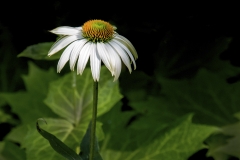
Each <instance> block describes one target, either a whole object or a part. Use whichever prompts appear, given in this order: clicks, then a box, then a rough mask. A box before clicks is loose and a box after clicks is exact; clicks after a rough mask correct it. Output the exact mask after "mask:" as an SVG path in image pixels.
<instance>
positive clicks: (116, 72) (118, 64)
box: [105, 43, 122, 81]
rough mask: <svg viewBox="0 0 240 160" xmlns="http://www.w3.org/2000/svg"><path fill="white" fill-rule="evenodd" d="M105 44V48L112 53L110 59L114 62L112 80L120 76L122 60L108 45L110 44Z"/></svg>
mask: <svg viewBox="0 0 240 160" xmlns="http://www.w3.org/2000/svg"><path fill="white" fill-rule="evenodd" d="M105 46H106V48H107V51H108V52H109V53H110V54H111V55H112V59H111V61H113V64H114V66H113V67H114V68H113V70H114V76H115V77H114V81H116V80H117V79H118V77H119V76H120V73H121V69H122V62H121V59H120V57H119V55H118V54H117V53H116V51H115V50H114V49H113V48H112V47H111V46H110V44H108V43H105Z"/></svg>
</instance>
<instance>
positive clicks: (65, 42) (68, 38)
mask: <svg viewBox="0 0 240 160" xmlns="http://www.w3.org/2000/svg"><path fill="white" fill-rule="evenodd" d="M82 38H83V37H82V36H80V35H73V36H65V37H63V38H61V39H59V40H58V41H57V42H55V43H54V44H53V46H52V47H51V49H50V50H49V52H48V56H51V55H53V54H54V53H56V52H58V51H60V50H61V49H63V48H64V47H66V46H67V45H68V44H70V43H71V42H74V41H76V40H78V39H82Z"/></svg>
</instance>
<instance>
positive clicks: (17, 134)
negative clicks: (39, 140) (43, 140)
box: [5, 124, 28, 144]
mask: <svg viewBox="0 0 240 160" xmlns="http://www.w3.org/2000/svg"><path fill="white" fill-rule="evenodd" d="M27 132H28V126H27V125H26V124H23V125H18V126H16V127H15V128H13V129H12V130H11V131H10V132H9V133H8V134H7V135H6V137H5V139H6V140H8V141H12V142H15V143H19V144H22V143H23V140H24V137H25V136H26V135H27Z"/></svg>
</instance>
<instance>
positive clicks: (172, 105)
mask: <svg viewBox="0 0 240 160" xmlns="http://www.w3.org/2000/svg"><path fill="white" fill-rule="evenodd" d="M158 80H159V82H160V83H161V85H162V95H163V96H158V97H157V96H155V97H153V96H149V98H148V100H147V101H144V102H141V101H139V102H136V101H135V102H132V103H131V106H133V107H134V108H136V109H138V110H142V111H144V110H145V111H148V110H152V111H150V112H155V111H157V110H159V112H158V113H159V117H161V119H169V118H170V119H172V118H174V117H179V116H182V115H185V114H186V113H195V116H194V122H198V123H203V124H211V125H217V126H223V125H226V124H230V123H232V122H235V121H236V119H235V118H234V117H233V114H234V113H236V112H238V111H240V107H239V104H240V99H239V97H238V95H240V83H234V84H228V83H227V82H226V81H225V79H222V78H220V76H218V74H214V73H211V72H209V71H207V70H205V69H202V70H200V71H199V72H198V74H197V75H196V76H195V77H194V78H193V79H191V80H169V79H164V78H161V77H159V78H158ZM143 103H144V104H143ZM149 106H152V107H149Z"/></svg>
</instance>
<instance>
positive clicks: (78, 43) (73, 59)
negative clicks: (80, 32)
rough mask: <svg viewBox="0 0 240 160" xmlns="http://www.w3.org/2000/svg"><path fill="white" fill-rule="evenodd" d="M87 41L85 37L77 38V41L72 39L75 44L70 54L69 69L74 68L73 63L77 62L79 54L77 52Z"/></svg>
mask: <svg viewBox="0 0 240 160" xmlns="http://www.w3.org/2000/svg"><path fill="white" fill-rule="evenodd" d="M86 42H87V40H86V39H81V40H77V41H74V42H73V43H75V46H74V48H73V50H72V53H71V55H70V61H69V62H70V63H69V64H70V69H71V70H74V67H75V64H76V62H77V59H78V56H79V53H80V51H81V49H82V47H83V46H84V44H85V43H86Z"/></svg>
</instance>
